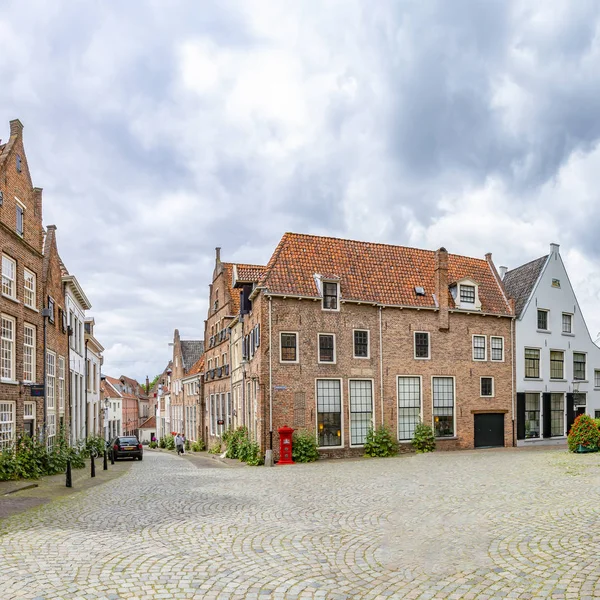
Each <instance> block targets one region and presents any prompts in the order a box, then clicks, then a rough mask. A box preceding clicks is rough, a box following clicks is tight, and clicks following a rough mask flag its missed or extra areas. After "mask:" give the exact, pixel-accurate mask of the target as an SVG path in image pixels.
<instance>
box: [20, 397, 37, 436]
mask: <svg viewBox="0 0 600 600" xmlns="http://www.w3.org/2000/svg"><path fill="white" fill-rule="evenodd" d="M23 430H24V431H25V434H27V435H29V436H30V437H32V438H33V437H34V436H35V402H25V403H23Z"/></svg>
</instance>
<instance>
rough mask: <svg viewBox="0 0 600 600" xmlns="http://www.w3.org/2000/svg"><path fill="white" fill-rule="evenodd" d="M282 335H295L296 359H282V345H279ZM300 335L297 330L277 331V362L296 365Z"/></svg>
mask: <svg viewBox="0 0 600 600" xmlns="http://www.w3.org/2000/svg"><path fill="white" fill-rule="evenodd" d="M282 335H295V336H296V360H283V352H282V350H283V346H282V345H281V336H282ZM299 340H300V335H299V333H298V332H297V331H280V332H279V362H280V363H281V364H284V365H296V364H298V363H299V362H300V344H299Z"/></svg>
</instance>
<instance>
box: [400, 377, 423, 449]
mask: <svg viewBox="0 0 600 600" xmlns="http://www.w3.org/2000/svg"><path fill="white" fill-rule="evenodd" d="M420 420H421V378H420V377H398V439H399V440H412V438H413V435H414V433H415V427H416V426H417V425H418V423H419V422H420Z"/></svg>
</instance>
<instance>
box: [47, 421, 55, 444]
mask: <svg viewBox="0 0 600 600" xmlns="http://www.w3.org/2000/svg"><path fill="white" fill-rule="evenodd" d="M47 417H48V431H47V440H48V450H52V449H53V448H54V439H55V437H56V415H55V414H54V413H48V415H47Z"/></svg>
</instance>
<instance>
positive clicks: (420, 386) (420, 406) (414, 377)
mask: <svg viewBox="0 0 600 600" xmlns="http://www.w3.org/2000/svg"><path fill="white" fill-rule="evenodd" d="M401 379H418V380H419V423H422V422H423V376H422V375H397V376H396V428H397V434H398V441H399V442H403V443H410V442H411V441H412V437H410V438H401V437H400V380H401Z"/></svg>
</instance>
